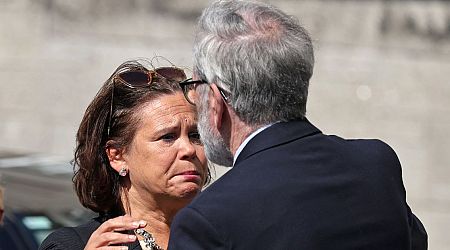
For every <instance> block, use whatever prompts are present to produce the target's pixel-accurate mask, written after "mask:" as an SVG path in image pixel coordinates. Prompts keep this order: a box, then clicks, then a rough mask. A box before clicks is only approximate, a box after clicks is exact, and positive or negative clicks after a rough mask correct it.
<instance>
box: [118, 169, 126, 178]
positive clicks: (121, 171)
mask: <svg viewBox="0 0 450 250" xmlns="http://www.w3.org/2000/svg"><path fill="white" fill-rule="evenodd" d="M127 173H128V170H127V169H126V168H125V167H122V168H121V169H120V171H119V175H120V176H122V177H124V176H126V175H127Z"/></svg>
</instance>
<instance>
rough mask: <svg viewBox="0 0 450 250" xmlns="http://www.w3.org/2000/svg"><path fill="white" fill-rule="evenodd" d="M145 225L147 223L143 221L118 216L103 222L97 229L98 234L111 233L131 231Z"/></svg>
mask: <svg viewBox="0 0 450 250" xmlns="http://www.w3.org/2000/svg"><path fill="white" fill-rule="evenodd" d="M145 225H147V222H145V221H143V220H136V219H133V218H132V217H131V216H129V215H125V216H119V217H116V218H113V219H109V220H107V221H105V222H104V223H103V224H102V225H100V227H99V228H98V229H97V231H99V232H111V231H124V230H133V229H136V228H140V227H143V226H145Z"/></svg>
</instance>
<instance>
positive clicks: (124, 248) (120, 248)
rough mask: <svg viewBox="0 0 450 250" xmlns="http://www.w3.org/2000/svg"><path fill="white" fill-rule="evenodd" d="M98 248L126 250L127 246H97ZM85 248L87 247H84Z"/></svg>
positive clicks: (100, 249)
mask: <svg viewBox="0 0 450 250" xmlns="http://www.w3.org/2000/svg"><path fill="white" fill-rule="evenodd" d="M97 249H99V250H128V247H127V246H107V247H100V248H97ZM84 250H87V249H84Z"/></svg>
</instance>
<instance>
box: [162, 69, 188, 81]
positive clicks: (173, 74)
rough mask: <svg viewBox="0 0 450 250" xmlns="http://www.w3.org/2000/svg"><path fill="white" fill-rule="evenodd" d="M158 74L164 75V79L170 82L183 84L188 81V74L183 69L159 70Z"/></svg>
mask: <svg viewBox="0 0 450 250" xmlns="http://www.w3.org/2000/svg"><path fill="white" fill-rule="evenodd" d="M156 73H158V74H160V75H162V76H163V77H164V78H166V79H168V80H174V81H178V82H181V81H183V80H185V79H186V74H185V73H184V71H183V70H182V69H179V68H174V67H162V68H157V69H156Z"/></svg>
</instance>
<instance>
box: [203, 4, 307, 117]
mask: <svg viewBox="0 0 450 250" xmlns="http://www.w3.org/2000/svg"><path fill="white" fill-rule="evenodd" d="M313 66H314V52H313V46H312V43H311V38H310V37H309V35H308V32H307V31H306V30H305V29H304V28H303V27H302V26H301V25H300V24H299V22H298V20H297V19H296V18H294V17H292V16H289V15H287V14H285V13H284V12H282V11H280V10H279V9H277V8H276V7H274V6H270V5H267V4H264V3H258V2H248V1H236V0H233V1H217V2H214V3H213V4H211V5H210V6H209V7H208V8H207V9H205V10H204V11H203V13H202V15H201V17H200V19H199V21H198V26H197V36H196V40H195V46H194V73H195V74H197V75H198V76H199V77H201V78H203V79H204V80H206V81H208V82H211V83H216V84H217V85H218V86H219V87H222V88H223V89H225V90H226V91H228V92H230V94H231V96H230V100H229V103H230V105H231V106H232V108H233V109H234V110H235V112H236V114H237V115H238V116H239V118H240V119H241V120H243V121H244V122H246V123H247V124H249V125H263V124H268V123H272V122H276V121H288V120H296V119H303V118H304V116H305V113H306V100H307V96H308V85H309V80H310V78H311V76H312V73H313Z"/></svg>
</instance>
